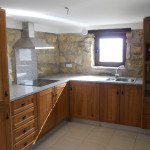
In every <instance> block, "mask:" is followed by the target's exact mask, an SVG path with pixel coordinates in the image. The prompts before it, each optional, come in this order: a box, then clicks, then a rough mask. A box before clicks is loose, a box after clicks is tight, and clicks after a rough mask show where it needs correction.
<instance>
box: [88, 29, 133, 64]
mask: <svg viewBox="0 0 150 150" xmlns="http://www.w3.org/2000/svg"><path fill="white" fill-rule="evenodd" d="M129 31H131V29H111V30H95V31H94V30H93V31H89V33H93V34H94V35H95V65H96V66H108V67H118V66H120V65H124V64H125V60H126V32H129Z"/></svg>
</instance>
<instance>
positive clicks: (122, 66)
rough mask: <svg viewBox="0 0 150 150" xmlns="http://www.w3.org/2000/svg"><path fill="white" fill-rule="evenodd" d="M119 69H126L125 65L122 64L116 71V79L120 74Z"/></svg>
mask: <svg viewBox="0 0 150 150" xmlns="http://www.w3.org/2000/svg"><path fill="white" fill-rule="evenodd" d="M119 69H124V65H121V66H119V67H117V68H116V73H115V78H116V79H117V78H118V77H119V76H120V75H119V73H118V71H119Z"/></svg>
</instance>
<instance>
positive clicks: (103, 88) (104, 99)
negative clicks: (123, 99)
mask: <svg viewBox="0 0 150 150" xmlns="http://www.w3.org/2000/svg"><path fill="white" fill-rule="evenodd" d="M99 93H100V121H103V122H110V123H119V98H120V96H119V85H115V84H100V90H99Z"/></svg>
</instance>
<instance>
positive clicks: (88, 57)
mask: <svg viewBox="0 0 150 150" xmlns="http://www.w3.org/2000/svg"><path fill="white" fill-rule="evenodd" d="M35 36H37V37H38V38H40V39H43V40H45V41H46V42H47V43H51V44H53V45H54V47H55V49H52V50H37V58H38V76H40V77H41V76H47V75H51V74H54V73H73V74H76V73H81V74H96V75H112V74H114V73H115V69H114V68H105V67H94V65H93V64H94V62H93V50H94V36H93V35H87V36H83V35H81V34H60V35H56V34H50V33H43V32H36V33H35ZM20 37H21V31H20V30H14V29H7V41H8V55H9V73H10V78H11V80H12V81H14V80H15V59H14V58H15V57H14V56H15V53H14V50H13V45H14V43H15V42H16V41H17V40H18V39H19V38H20ZM127 37H128V39H127V55H126V64H125V70H120V73H121V74H122V75H123V76H135V77H137V76H138V77H141V75H142V58H143V53H142V43H143V30H133V31H132V33H128V34H127ZM67 63H71V64H72V65H73V66H72V68H66V64H67Z"/></svg>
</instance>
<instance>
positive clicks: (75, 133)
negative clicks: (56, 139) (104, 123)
mask: <svg viewBox="0 0 150 150" xmlns="http://www.w3.org/2000/svg"><path fill="white" fill-rule="evenodd" d="M91 132H92V131H91V130H82V129H76V128H71V129H69V130H68V132H67V133H66V136H70V137H74V138H77V139H81V140H83V139H85V138H87V136H88V135H89V134H90V133H91Z"/></svg>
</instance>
